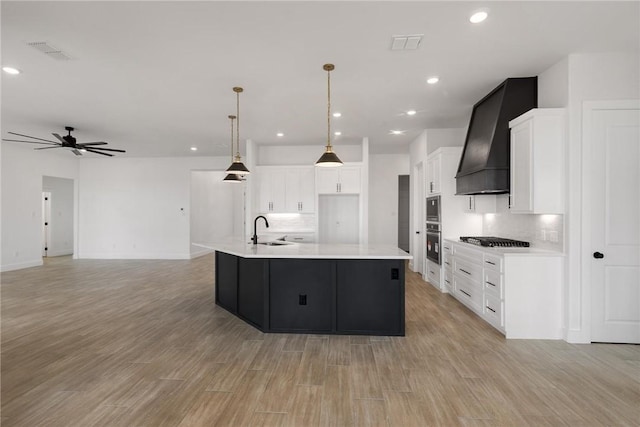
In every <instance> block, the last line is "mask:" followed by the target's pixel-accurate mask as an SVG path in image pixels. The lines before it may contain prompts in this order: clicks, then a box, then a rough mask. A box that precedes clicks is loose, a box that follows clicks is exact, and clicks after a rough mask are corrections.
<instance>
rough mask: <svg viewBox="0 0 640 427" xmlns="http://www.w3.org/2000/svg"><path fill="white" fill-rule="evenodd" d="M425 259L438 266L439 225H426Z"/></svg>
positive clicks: (430, 223)
mask: <svg viewBox="0 0 640 427" xmlns="http://www.w3.org/2000/svg"><path fill="white" fill-rule="evenodd" d="M427 259H428V260H430V261H433V262H435V263H437V264H438V265H440V224H437V223H433V222H428V223H427Z"/></svg>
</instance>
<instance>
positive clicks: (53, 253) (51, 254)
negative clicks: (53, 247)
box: [47, 250, 73, 257]
mask: <svg viewBox="0 0 640 427" xmlns="http://www.w3.org/2000/svg"><path fill="white" fill-rule="evenodd" d="M67 255H73V251H68V250H67V251H47V257H54V256H67Z"/></svg>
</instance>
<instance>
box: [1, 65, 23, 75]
mask: <svg viewBox="0 0 640 427" xmlns="http://www.w3.org/2000/svg"><path fill="white" fill-rule="evenodd" d="M2 71H4V72H5V73H7V74H20V70H18V69H17V68H13V67H2Z"/></svg>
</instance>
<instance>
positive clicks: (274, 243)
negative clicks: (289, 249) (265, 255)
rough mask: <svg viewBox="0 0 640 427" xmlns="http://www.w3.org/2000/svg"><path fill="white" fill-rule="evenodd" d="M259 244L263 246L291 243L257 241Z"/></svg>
mask: <svg viewBox="0 0 640 427" xmlns="http://www.w3.org/2000/svg"><path fill="white" fill-rule="evenodd" d="M258 244H259V245H265V246H287V245H290V244H291V243H287V242H280V241H278V242H258Z"/></svg>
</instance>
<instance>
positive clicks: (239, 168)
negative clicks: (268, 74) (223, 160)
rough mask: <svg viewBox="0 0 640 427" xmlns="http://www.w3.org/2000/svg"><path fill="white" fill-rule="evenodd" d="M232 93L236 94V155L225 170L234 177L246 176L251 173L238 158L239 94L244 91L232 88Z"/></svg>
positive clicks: (239, 88)
mask: <svg viewBox="0 0 640 427" xmlns="http://www.w3.org/2000/svg"><path fill="white" fill-rule="evenodd" d="M233 91H234V92H235V93H236V155H235V157H234V159H233V163H231V166H229V167H228V168H227V170H226V172H227V173H229V174H236V175H248V174H250V173H251V172H250V171H249V169H247V167H246V166H245V165H244V163H242V157H241V156H240V93H242V92H243V91H244V89H242V88H241V87H234V88H233Z"/></svg>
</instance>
